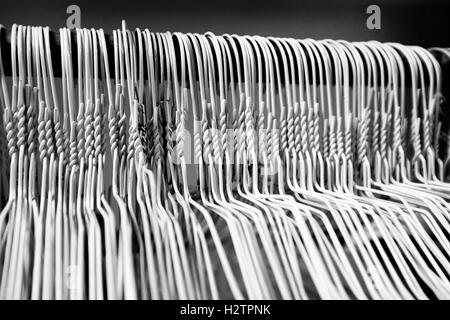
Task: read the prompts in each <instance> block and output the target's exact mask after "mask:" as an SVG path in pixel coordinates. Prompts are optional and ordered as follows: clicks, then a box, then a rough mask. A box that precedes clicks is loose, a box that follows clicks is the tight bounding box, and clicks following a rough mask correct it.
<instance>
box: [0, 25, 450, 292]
mask: <svg viewBox="0 0 450 320" xmlns="http://www.w3.org/2000/svg"><path fill="white" fill-rule="evenodd" d="M59 35H60V48H61V52H60V54H61V71H62V72H61V73H62V74H61V79H55V77H54V74H53V66H54V62H53V61H52V52H51V50H52V48H51V45H50V30H49V28H48V27H46V28H43V27H31V26H21V25H14V26H13V27H12V30H11V66H12V77H11V81H10V83H9V80H7V79H6V77H5V75H4V70H3V65H0V67H1V68H0V80H1V87H2V90H1V92H2V93H1V99H0V100H1V101H2V105H3V119H4V121H3V126H2V132H1V136H2V139H0V141H1V142H2V144H1V150H2V151H3V150H4V152H1V153H2V158H1V161H2V165H1V167H2V170H1V171H2V180H1V181H2V184H1V185H2V189H1V190H2V192H1V194H2V195H5V196H6V195H7V197H5V202H4V203H3V205H2V207H1V209H2V210H1V213H0V236H1V237H0V241H1V242H0V270H1V273H0V298H2V299H174V298H180V299H206V298H212V299H219V298H231V299H276V298H281V299H428V298H438V299H445V298H448V297H449V296H450V281H449V271H448V270H450V256H449V254H448V253H449V252H450V250H449V249H450V242H449V237H448V236H449V231H450V224H449V217H450V215H449V213H450V210H449V209H450V206H449V198H450V195H449V193H448V190H449V189H448V182H447V181H446V178H447V177H448V163H449V155H450V147H449V146H450V144H446V143H445V141H444V143H443V144H444V145H445V144H446V145H445V147H446V148H447V149H445V150H441V149H442V147H441V149H440V145H441V144H442V140H443V139H442V137H443V136H444V134H443V133H441V132H440V131H441V129H440V128H441V120H442V119H440V117H439V115H440V103H441V98H442V97H441V93H440V92H441V83H442V79H441V70H440V66H439V64H438V63H437V60H436V59H435V58H434V57H433V55H432V53H431V52H430V51H428V50H426V49H423V48H421V47H418V46H404V45H400V44H397V43H384V44H382V43H379V42H375V41H369V42H347V41H334V40H322V41H316V40H311V39H305V40H296V39H288V38H274V37H268V38H266V37H259V36H237V35H227V34H225V35H222V36H217V35H214V34H212V33H206V34H204V35H201V34H182V33H169V32H166V33H156V32H150V31H149V30H148V29H145V30H141V29H136V30H135V31H130V30H129V29H127V28H126V25H125V24H123V25H122V28H121V29H118V30H113V32H112V36H113V52H111V50H108V46H107V42H106V38H105V34H104V31H103V30H101V29H100V30H95V29H76V30H75V32H71V31H70V30H68V29H65V28H62V29H60V30H59ZM72 37H75V38H76V44H77V45H76V48H74V47H72V43H73V41H72ZM0 54H1V53H0ZM73 57H75V61H76V64H75V63H73V61H74V60H73V59H72V58H73ZM110 60H113V62H111V61H110ZM0 61H2V64H3V60H2V59H1V56H0ZM110 62H111V63H110ZM110 66H113V70H114V76H112V70H110ZM75 72H76V74H77V77H76V78H75V77H74V73H75ZM407 80H408V81H410V82H407ZM444 140H445V139H444Z"/></svg>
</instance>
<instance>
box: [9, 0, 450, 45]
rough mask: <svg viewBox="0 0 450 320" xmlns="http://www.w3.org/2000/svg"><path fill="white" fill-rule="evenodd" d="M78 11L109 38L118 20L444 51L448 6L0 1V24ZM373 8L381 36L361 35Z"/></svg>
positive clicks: (60, 19) (448, 37)
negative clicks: (368, 10)
mask: <svg viewBox="0 0 450 320" xmlns="http://www.w3.org/2000/svg"><path fill="white" fill-rule="evenodd" d="M70 4H76V5H78V6H80V8H81V26H82V27H89V28H90V27H94V28H100V27H102V28H103V29H105V31H107V32H110V31H111V30H112V29H113V28H119V27H120V23H121V20H122V19H126V21H127V25H128V27H129V28H134V27H140V28H145V27H147V28H149V29H150V30H151V31H180V32H200V33H204V32H206V31H212V32H214V33H216V34H221V33H237V34H241V35H244V34H249V35H254V34H258V35H263V36H269V35H271V36H286V37H294V38H313V39H323V38H333V39H345V40H349V41H357V40H380V41H395V42H402V43H404V44H417V45H421V46H425V47H430V46H445V47H448V46H450V18H449V16H450V1H448V0H447V1H445V0H434V1H433V0H432V1H425V0H382V1H367V0H345V1H339V0H322V1H318V0H306V1H301V0H297V1H296V0H272V1H267V0H263V1H254V0H252V1H243V0H228V1H225V0H209V1H208V0H195V1H189V0H170V1H165V0H160V1H154V0H147V1H142V0H141V1H134V0H119V1H118V0H111V1H94V0H82V1H80V0H62V1H61V0H48V1H38V0H1V1H0V23H1V24H3V25H4V26H5V27H7V28H10V27H11V25H12V24H13V23H20V24H25V25H43V26H46V25H48V26H50V27H51V28H52V29H53V30H57V28H59V27H62V26H65V25H66V19H67V17H68V15H67V14H66V8H67V6H69V5H70ZM370 4H377V5H379V6H380V7H381V21H382V22H381V27H382V29H381V30H368V29H367V28H366V18H367V17H368V15H367V14H366V8H367V7H368V6H369V5H370Z"/></svg>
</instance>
